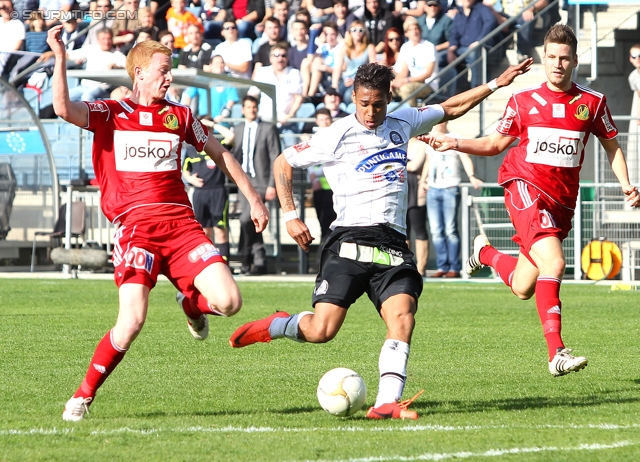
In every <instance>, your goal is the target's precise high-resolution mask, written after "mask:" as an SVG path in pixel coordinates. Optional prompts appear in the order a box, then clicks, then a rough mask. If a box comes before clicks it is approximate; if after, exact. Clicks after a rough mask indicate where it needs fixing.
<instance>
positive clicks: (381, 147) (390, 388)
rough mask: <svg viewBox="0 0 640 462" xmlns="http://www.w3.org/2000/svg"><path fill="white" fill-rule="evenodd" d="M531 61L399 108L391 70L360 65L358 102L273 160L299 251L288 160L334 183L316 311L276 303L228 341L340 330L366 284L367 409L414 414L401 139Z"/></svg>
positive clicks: (418, 285) (411, 273)
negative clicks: (372, 327) (370, 400)
mask: <svg viewBox="0 0 640 462" xmlns="http://www.w3.org/2000/svg"><path fill="white" fill-rule="evenodd" d="M530 65H531V60H527V61H524V62H522V63H521V64H519V65H517V66H513V67H510V68H509V69H507V70H506V71H505V72H504V73H503V74H502V75H501V76H500V77H498V78H497V79H496V80H494V81H492V82H490V84H487V85H481V86H479V87H476V88H473V89H471V90H469V91H468V92H466V93H462V94H460V95H457V96H454V97H453V98H450V99H449V100H447V101H445V102H444V103H442V104H440V105H434V106H427V107H423V108H420V109H416V108H409V109H402V110H398V111H396V112H394V113H393V114H391V115H387V105H388V104H389V103H390V102H391V97H392V93H391V81H392V80H393V79H394V77H395V76H394V73H393V70H392V69H391V68H389V67H387V66H383V65H381V64H377V63H369V64H364V65H362V66H360V68H359V69H358V72H357V73H356V76H355V80H354V90H353V100H354V101H355V103H356V112H355V113H354V114H352V115H350V116H349V117H345V118H343V119H341V120H339V121H338V122H336V123H334V124H333V125H331V126H330V127H328V128H324V129H321V130H319V131H318V132H317V133H316V134H315V135H314V136H313V137H312V138H311V139H310V140H308V141H305V142H303V143H300V144H298V145H295V146H292V147H291V148H288V149H286V150H285V151H284V152H283V153H282V154H281V155H280V156H279V157H278V158H277V159H276V161H275V163H274V174H275V177H276V188H277V190H278V197H279V198H280V204H281V206H282V210H283V211H284V218H285V221H286V223H287V232H288V233H289V235H291V237H293V239H295V241H296V243H297V244H298V245H299V246H300V247H302V248H303V249H304V250H305V251H308V250H309V244H311V242H312V241H313V237H311V234H310V233H309V229H308V228H307V226H306V225H305V224H304V223H303V222H302V221H301V220H300V219H299V218H298V217H297V214H296V209H295V205H294V200H293V193H292V189H291V182H292V176H293V168H294V167H297V168H307V167H310V166H312V165H316V164H323V166H324V172H325V177H326V179H327V181H328V182H329V185H330V186H331V189H332V190H333V194H334V196H333V203H334V207H335V210H336V214H337V219H336V220H335V221H334V222H333V223H332V225H331V228H332V230H333V231H332V233H331V234H330V235H329V237H328V239H327V241H326V243H325V244H324V247H323V249H322V256H321V263H320V270H319V273H318V276H317V279H316V287H315V290H314V292H313V298H312V302H313V306H314V308H315V313H311V312H309V311H304V312H302V313H300V314H296V315H293V316H290V315H289V314H287V313H284V312H277V313H275V314H273V315H271V316H269V317H268V318H266V319H263V320H259V321H255V322H250V323H248V324H245V325H244V326H242V327H240V328H238V329H237V330H236V331H235V332H234V333H233V335H232V336H231V339H230V344H231V346H233V347H236V348H239V347H244V346H247V345H251V344H253V343H256V342H270V341H271V340H272V339H276V338H282V337H287V338H289V339H292V340H295V341H298V342H312V343H324V342H328V341H329V340H331V339H333V338H334V337H335V336H336V334H337V333H338V330H339V329H340V326H342V323H343V322H344V320H345V317H346V315H347V310H348V308H349V306H350V305H351V304H353V303H354V302H355V301H356V300H357V299H358V298H359V297H360V296H361V295H362V294H364V293H367V294H368V296H369V298H370V299H371V301H372V302H373V304H374V305H375V307H376V309H377V310H378V312H379V314H380V316H381V317H382V319H383V321H384V322H385V324H386V326H387V336H386V341H385V342H384V345H383V347H382V351H381V353H380V360H379V367H380V384H379V389H378V396H377V399H376V402H375V405H374V406H373V407H371V408H370V409H369V410H368V412H367V417H368V418H372V419H385V418H394V419H398V418H402V419H405V418H408V419H417V418H418V414H417V413H416V412H415V411H411V410H409V409H407V407H408V405H409V404H410V403H411V402H412V401H413V399H415V397H414V398H412V399H411V400H406V401H400V400H401V398H402V392H403V390H404V384H405V380H406V376H407V371H406V366H407V360H408V357H409V344H410V343H411V336H412V333H413V327H414V324H415V322H414V314H415V312H416V310H417V306H418V298H419V297H420V294H421V293H422V283H423V281H422V276H421V275H420V273H419V272H418V270H417V268H416V265H415V263H414V262H413V253H412V252H411V251H410V250H409V248H408V247H407V244H406V223H405V220H406V216H407V182H406V176H407V169H406V165H407V143H408V142H409V139H410V138H412V137H414V136H416V135H420V134H425V133H428V132H429V131H430V130H431V128H432V127H433V126H434V125H435V124H437V123H440V122H443V121H446V120H451V119H455V118H458V117H460V116H462V115H463V114H465V113H466V112H467V111H468V110H469V109H471V108H472V107H474V106H475V105H476V104H478V103H479V102H480V101H481V100H483V99H484V98H486V97H487V96H489V95H490V94H491V93H492V91H494V90H495V89H497V88H498V87H503V86H506V85H509V84H510V83H511V82H512V81H513V79H514V78H515V77H516V76H517V75H519V74H522V73H524V72H527V71H528V69H529V67H530ZM416 396H417V395H416Z"/></svg>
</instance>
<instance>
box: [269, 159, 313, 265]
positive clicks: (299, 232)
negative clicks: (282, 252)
mask: <svg viewBox="0 0 640 462" xmlns="http://www.w3.org/2000/svg"><path fill="white" fill-rule="evenodd" d="M273 175H274V176H275V180H276V190H277V191H278V199H280V208H282V211H283V212H284V213H285V214H286V213H287V212H295V211H296V206H295V203H294V201H293V186H292V185H293V167H292V166H291V165H290V164H289V162H287V159H286V158H285V157H284V154H280V155H279V156H278V157H277V158H276V160H275V162H274V163H273ZM286 225H287V232H288V233H289V236H291V237H292V238H293V240H294V241H296V243H297V244H298V245H299V246H300V247H301V248H302V250H304V251H305V252H308V251H309V245H310V244H311V243H312V242H313V237H311V233H310V232H309V228H307V225H305V224H304V222H303V221H302V220H301V219H300V218H295V219H293V220H289V221H287V222H286Z"/></svg>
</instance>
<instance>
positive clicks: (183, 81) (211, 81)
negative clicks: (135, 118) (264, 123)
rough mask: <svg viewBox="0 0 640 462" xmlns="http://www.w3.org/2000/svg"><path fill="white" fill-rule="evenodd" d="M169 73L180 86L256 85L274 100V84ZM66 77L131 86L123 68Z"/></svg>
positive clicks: (183, 71) (69, 73)
mask: <svg viewBox="0 0 640 462" xmlns="http://www.w3.org/2000/svg"><path fill="white" fill-rule="evenodd" d="M171 74H172V75H173V85H178V86H181V87H196V88H203V89H207V88H215V87H220V86H225V87H235V88H239V89H246V90H248V89H249V88H250V87H257V88H258V89H260V91H262V92H264V93H265V94H266V95H267V96H269V97H270V98H271V100H272V101H275V100H276V87H275V85H271V84H268V83H262V82H256V81H254V80H249V79H241V78H237V77H230V76H228V75H220V74H213V73H211V72H205V71H203V70H202V69H172V70H171ZM67 77H72V78H78V79H90V80H96V81H98V82H104V83H107V84H109V85H113V86H125V87H128V88H131V78H130V77H129V74H127V71H126V70H124V69H112V70H109V71H100V72H93V71H86V70H73V69H69V70H67ZM207 107H208V109H209V113H211V99H210V95H209V92H207ZM272 108H273V113H272V120H271V122H272V123H274V124H275V123H276V122H277V121H278V118H277V112H276V105H275V104H272Z"/></svg>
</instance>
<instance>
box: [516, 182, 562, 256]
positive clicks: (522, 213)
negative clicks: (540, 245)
mask: <svg viewBox="0 0 640 462" xmlns="http://www.w3.org/2000/svg"><path fill="white" fill-rule="evenodd" d="M504 191H505V194H504V205H505V206H506V208H507V212H509V217H510V218H511V223H513V226H514V228H515V229H516V234H515V236H513V238H512V239H513V242H515V243H516V244H518V245H519V246H520V252H521V253H522V254H523V255H524V256H525V257H527V258H528V259H529V260H530V261H531V258H530V257H529V251H530V250H531V246H532V245H533V244H534V243H536V242H537V241H539V240H540V239H542V238H545V237H549V236H555V237H557V238H558V239H560V242H562V241H564V240H565V239H566V237H567V235H568V234H569V231H571V227H572V224H571V220H572V219H573V210H571V209H568V208H566V207H563V206H562V205H560V204H558V203H557V202H555V201H554V200H552V199H551V198H550V197H549V196H547V195H546V194H545V193H543V192H542V191H540V190H539V189H538V188H536V187H535V186H533V185H531V184H529V183H527V182H526V181H522V180H513V181H510V182H508V183H507V184H505V185H504ZM532 263H533V261H532Z"/></svg>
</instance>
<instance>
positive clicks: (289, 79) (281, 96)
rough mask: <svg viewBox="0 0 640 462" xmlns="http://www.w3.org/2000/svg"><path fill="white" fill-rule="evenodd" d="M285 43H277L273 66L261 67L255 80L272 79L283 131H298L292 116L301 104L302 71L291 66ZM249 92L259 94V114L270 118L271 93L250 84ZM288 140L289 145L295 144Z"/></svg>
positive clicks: (270, 59) (271, 60)
mask: <svg viewBox="0 0 640 462" xmlns="http://www.w3.org/2000/svg"><path fill="white" fill-rule="evenodd" d="M287 48H288V47H287V46H286V44H275V45H274V46H272V47H271V51H270V53H269V62H271V66H264V67H261V68H259V69H258V71H257V72H256V74H255V76H254V77H253V80H255V81H256V82H262V83H269V84H272V85H275V87H276V112H277V115H278V121H277V122H278V127H279V128H280V132H281V133H283V134H284V133H294V132H297V131H298V130H297V127H296V124H293V123H290V122H289V119H291V118H293V117H295V116H296V112H298V109H300V104H302V78H301V77H300V71H299V70H297V69H293V68H291V67H289V66H288V65H287V64H288V59H289V58H288V57H287ZM249 94H250V95H253V96H256V97H257V96H258V95H260V111H259V112H258V115H259V116H260V118H261V119H262V120H271V119H272V117H273V115H272V113H273V101H272V99H271V97H270V96H267V95H266V94H265V93H261V92H260V90H259V89H258V88H257V87H251V88H250V89H249ZM294 142H295V141H293V142H287V141H286V140H285V144H286V145H287V146H291V145H293V144H294Z"/></svg>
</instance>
